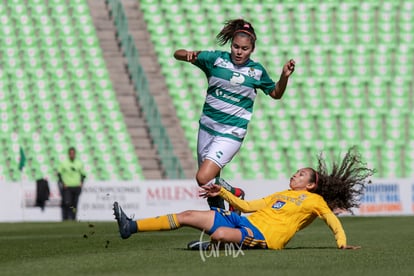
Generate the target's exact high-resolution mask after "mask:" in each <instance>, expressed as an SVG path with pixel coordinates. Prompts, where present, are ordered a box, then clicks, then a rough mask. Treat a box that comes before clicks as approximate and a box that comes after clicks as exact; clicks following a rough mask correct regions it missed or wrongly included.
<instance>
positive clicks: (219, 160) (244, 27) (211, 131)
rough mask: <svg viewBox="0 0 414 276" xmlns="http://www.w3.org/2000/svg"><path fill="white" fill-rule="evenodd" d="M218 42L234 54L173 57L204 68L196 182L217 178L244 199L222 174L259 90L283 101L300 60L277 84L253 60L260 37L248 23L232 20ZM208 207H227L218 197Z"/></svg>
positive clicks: (195, 53)
mask: <svg viewBox="0 0 414 276" xmlns="http://www.w3.org/2000/svg"><path fill="white" fill-rule="evenodd" d="M217 42H218V44H219V45H221V46H223V45H225V44H227V43H228V42H229V43H230V45H231V46H230V52H226V51H188V50H185V49H180V50H177V51H175V53H174V57H175V58H176V59H177V60H180V61H186V62H190V63H192V64H194V65H195V66H197V67H198V68H200V69H201V70H202V71H203V72H204V73H205V75H206V77H207V81H208V88H207V95H206V98H205V103H204V106H203V111H202V114H201V118H200V122H199V132H198V139H197V156H198V165H199V168H198V171H197V174H196V180H197V183H198V184H199V186H203V185H205V184H207V183H210V182H211V181H212V179H214V178H216V180H215V182H216V183H217V184H220V185H221V186H223V187H224V188H226V189H227V190H230V191H231V192H232V193H233V194H235V195H236V196H239V197H243V195H244V193H243V191H241V190H240V189H237V188H236V189H234V188H233V187H231V186H230V185H228V183H227V182H225V181H224V180H223V179H221V178H219V176H220V172H221V169H222V168H223V167H224V166H225V165H226V164H228V163H229V162H230V161H231V160H232V158H233V157H234V156H235V155H236V153H237V152H238V151H239V149H240V147H241V144H242V142H243V139H244V137H245V135H246V131H247V125H248V123H249V121H250V119H251V116H252V111H253V104H254V100H255V98H256V95H257V89H260V90H262V91H263V92H264V93H265V94H266V95H269V96H270V97H271V98H273V99H280V98H282V96H283V93H284V92H285V89H286V86H287V83H288V78H289V77H290V76H291V74H292V73H293V71H294V70H295V61H294V60H289V61H288V62H287V63H286V64H285V65H284V66H283V68H282V73H281V75H280V78H279V81H278V82H274V81H273V80H272V79H271V78H270V77H269V75H268V73H267V71H266V70H265V68H264V67H263V66H262V65H261V64H260V63H258V62H255V61H253V60H251V59H250V55H251V54H252V53H253V51H254V50H255V45H256V33H255V31H254V28H253V26H252V25H251V24H250V23H249V22H247V21H245V20H243V19H235V20H229V21H227V22H226V24H225V26H224V27H223V29H222V30H221V31H220V33H219V34H218V35H217ZM208 202H209V205H210V207H220V208H224V201H223V200H222V199H221V198H219V197H215V198H209V199H208Z"/></svg>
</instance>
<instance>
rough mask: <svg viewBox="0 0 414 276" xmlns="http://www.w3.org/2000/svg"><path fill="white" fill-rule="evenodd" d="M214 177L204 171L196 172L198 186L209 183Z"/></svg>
mask: <svg viewBox="0 0 414 276" xmlns="http://www.w3.org/2000/svg"><path fill="white" fill-rule="evenodd" d="M212 179H213V177H210V176H209V175H206V174H204V173H200V172H198V173H197V174H196V181H197V183H198V186H203V185H206V184H208V183H209V182H210V181H211V180H212Z"/></svg>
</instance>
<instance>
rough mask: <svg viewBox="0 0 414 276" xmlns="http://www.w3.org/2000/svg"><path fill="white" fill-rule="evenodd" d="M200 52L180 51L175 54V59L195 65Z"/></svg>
mask: <svg viewBox="0 0 414 276" xmlns="http://www.w3.org/2000/svg"><path fill="white" fill-rule="evenodd" d="M199 53H200V51H188V50H185V49H179V50H177V51H175V52H174V58H175V59H176V60H181V61H187V62H191V63H193V62H194V61H196V59H197V55H198V54H199Z"/></svg>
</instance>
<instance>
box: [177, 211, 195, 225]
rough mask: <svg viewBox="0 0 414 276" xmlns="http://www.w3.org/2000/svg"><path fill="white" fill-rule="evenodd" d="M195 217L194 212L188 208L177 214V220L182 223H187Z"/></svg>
mask: <svg viewBox="0 0 414 276" xmlns="http://www.w3.org/2000/svg"><path fill="white" fill-rule="evenodd" d="M193 217H194V212H193V211H191V210H187V211H184V212H181V213H178V214H177V220H178V222H179V223H180V224H181V225H186V224H188V223H189V221H191V219H192V218H193Z"/></svg>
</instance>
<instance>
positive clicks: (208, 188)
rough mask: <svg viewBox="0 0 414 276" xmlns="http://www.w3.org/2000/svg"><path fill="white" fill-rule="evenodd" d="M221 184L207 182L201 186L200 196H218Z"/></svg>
mask: <svg viewBox="0 0 414 276" xmlns="http://www.w3.org/2000/svg"><path fill="white" fill-rule="evenodd" d="M220 189H221V186H220V185H217V184H207V185H204V186H201V187H200V191H199V192H198V194H199V196H200V197H203V198H207V197H215V196H218V195H219V193H220Z"/></svg>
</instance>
